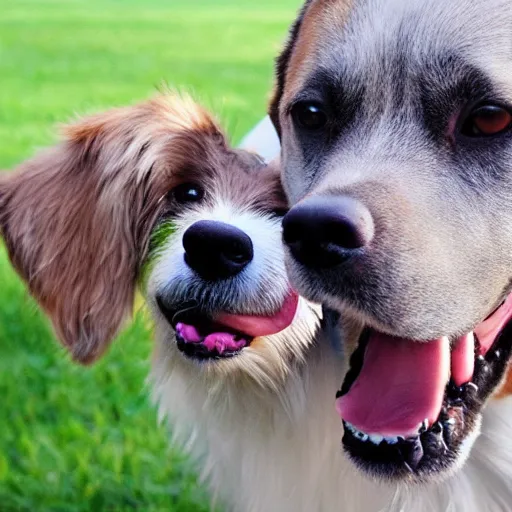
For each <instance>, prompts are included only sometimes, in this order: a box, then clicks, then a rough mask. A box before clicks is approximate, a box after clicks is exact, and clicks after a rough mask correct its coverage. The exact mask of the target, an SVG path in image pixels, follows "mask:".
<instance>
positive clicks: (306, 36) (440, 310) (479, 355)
mask: <svg viewBox="0 0 512 512" xmlns="http://www.w3.org/2000/svg"><path fill="white" fill-rule="evenodd" d="M511 34H512V5H511V4H510V2H505V1H503V0H490V1H489V0H477V1H473V0H457V1H452V2H447V1H445V0H426V1H425V0H412V1H403V0H310V1H308V2H307V3H306V5H305V6H304V8H303V10H302V12H301V15H300V17H299V19H298V21H297V23H296V24H295V26H294V28H293V30H292V33H291V37H290V40H289V42H288V45H287V47H286V49H285V51H284V52H283V54H282V56H281V57H280V59H279V60H278V66H277V71H278V83H277V87H276V94H275V97H274V101H273V103H272V105H271V112H270V113H271V116H272V118H273V121H274V123H275V125H276V127H277V129H278V131H279V132H280V134H281V142H282V162H281V165H282V168H283V177H284V186H285V190H286V192H287V195H288V198H289V199H290V201H291V203H292V206H293V208H292V209H291V211H290V212H289V213H288V214H287V215H286V216H285V218H284V224H283V226H284V232H283V234H284V239H285V242H286V243H287V245H288V249H289V252H288V256H289V257H288V268H289V271H290V275H291V279H292V283H293V284H294V285H295V286H296V287H297V289H298V290H299V291H300V292H301V293H302V294H304V295H305V296H306V297H308V298H309V299H311V300H315V301H322V302H324V303H326V304H328V305H330V306H331V307H333V308H335V309H338V310H339V311H343V312H344V314H345V315H346V316H347V317H349V320H351V322H352V324H354V323H356V324H358V325H359V328H358V329H355V331H354V336H353V337H352V339H351V340H349V344H351V345H352V351H353V352H354V356H353V358H352V365H351V371H350V372H349V373H348V374H347V376H346V377H345V382H344V385H343V388H342V390H341V392H340V394H339V400H338V409H339V412H340V415H341V417H342V418H343V420H344V422H345V437H344V444H345V448H346V449H347V451H348V452H349V453H350V455H351V456H352V457H353V459H354V460H355V461H356V462H357V463H358V464H360V465H361V467H363V468H364V469H365V470H366V471H368V472H370V473H371V474H373V475H378V476H384V477H386V478H396V479H407V480H411V479H412V480H429V479H431V478H436V477H439V476H443V475H445V473H446V472H449V471H453V470H454V469H456V468H457V467H460V465H461V464H462V463H463V461H464V460H465V457H467V455H468V453H469V451H470V449H471V444H472V443H471V441H472V440H473V439H475V437H476V436H477V435H478V432H479V423H480V419H481V411H482V407H483V405H484V404H485V402H486V400H487V398H488V397H489V396H490V395H491V394H493V393H494V391H495V390H496V389H498V386H499V384H500V382H501V380H502V377H503V375H504V372H505V370H506V367H507V363H508V360H509V357H510V353H511V347H512V339H511V336H512V328H510V327H506V326H507V324H508V321H509V319H510V318H511V316H512V299H511V298H510V295H509V294H510V291H511V285H510V283H511V275H512V206H511V205H512V203H511V198H512V75H511V74H510V72H509V69H510V66H511V64H512V39H511ZM507 297H509V298H508V299H507ZM500 305H501V307H500ZM356 346H357V347H358V348H357V350H356V349H355V347H356Z"/></svg>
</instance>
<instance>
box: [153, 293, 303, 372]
mask: <svg viewBox="0 0 512 512" xmlns="http://www.w3.org/2000/svg"><path fill="white" fill-rule="evenodd" d="M298 301H299V297H298V295H297V294H296V293H295V292H292V291H290V292H289V293H288V294H287V295H286V297H285V298H284V300H283V302H282V304H281V306H280V308H278V309H277V310H276V311H273V312H269V313H268V314H267V315H262V314H258V315H254V314H251V313H250V312H240V313H232V312H226V311H212V310H207V309H206V308H204V307H202V306H201V305H200V304H198V303H197V302H195V301H187V300H183V301H180V302H178V303H174V304H171V305H169V304H167V303H166V302H165V300H164V299H163V298H162V297H158V296H157V297H156V303H157V305H158V308H159V310H160V312H161V313H162V314H163V316H164V318H165V319H166V321H167V322H168V324H169V325H170V327H171V328H172V329H173V331H174V339H175V343H176V347H177V349H178V350H179V351H180V352H181V354H182V355H183V356H184V357H185V358H187V359H189V360H192V361H194V362H196V363H200V364H205V363H213V364H215V363H217V362H219V361H222V360H226V359H233V358H235V357H237V356H240V354H242V353H243V352H244V351H245V350H246V349H247V348H249V347H250V346H251V345H252V343H253V341H254V340H257V339H261V338H264V337H267V336H271V335H274V334H277V333H280V332H282V331H283V330H285V329H287V328H288V327H289V326H290V325H291V324H292V322H293V320H294V317H295V314H296V312H297V308H298Z"/></svg>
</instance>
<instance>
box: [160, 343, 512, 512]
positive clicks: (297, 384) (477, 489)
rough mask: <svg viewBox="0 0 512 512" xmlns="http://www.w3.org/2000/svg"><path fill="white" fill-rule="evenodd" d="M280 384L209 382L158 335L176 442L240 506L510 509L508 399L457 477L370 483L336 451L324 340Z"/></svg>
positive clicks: (489, 415)
mask: <svg viewBox="0 0 512 512" xmlns="http://www.w3.org/2000/svg"><path fill="white" fill-rule="evenodd" d="M319 341H320V345H319V346H315V347H314V348H312V349H311V351H310V352H309V354H307V363H306V365H305V366H302V367H297V368H295V370H294V371H293V372H291V373H290V374H289V375H288V378H287V379H286V382H285V383H284V385H283V386H282V387H280V388H279V391H278V392H273V391H270V390H259V392H258V390H257V389H254V388H253V387H251V386H247V387H246V386H243V385H240V383H237V382H236V381H225V382H218V383H217V386H213V387H212V386H211V384H210V385H209V384H208V383H207V382H205V381H203V380H202V379H198V378H197V376H196V377H194V376H193V375H192V374H190V373H189V372H187V371H186V370H185V369H184V368H183V367H181V365H178V364H173V362H172V361H171V360H170V355H169V354H168V346H167V343H166V342H165V341H162V340H160V342H159V346H158V348H157V351H156V355H155V361H154V368H153V375H152V381H153V383H154V386H155V387H154V389H155V397H156V399H157V401H158V403H159V407H160V413H161V415H162V416H165V417H167V418H169V420H170V422H171V424H172V425H173V431H174V441H175V442H177V443H179V445H180V446H182V447H183V448H184V449H185V450H186V451H187V452H188V453H189V454H190V455H191V456H192V457H193V458H194V459H195V460H196V461H197V464H198V468H199V469H200V471H201V474H202V476H203V478H204V480H205V482H206V483H207V484H208V486H209V488H210V490H211V492H212V496H214V497H218V498H220V499H221V501H222V502H223V503H224V504H225V505H226V506H227V509H228V510H233V511H237V512H267V511H279V512H301V511H303V512H338V511H340V512H342V511H345V512H380V511H383V512H385V511H386V512H500V511H501V512H506V511H510V510H512V486H511V485H510V483H511V481H512V450H510V445H511V438H512V437H511V436H512V421H511V419H512V398H507V399H503V400H495V401H493V402H492V403H491V404H490V405H489V406H488V407H487V408H486V409H485V412H484V419H483V427H482V433H481V435H480V436H479V438H478V439H477V441H476V443H475V444H474V445H473V448H472V450H471V453H470V456H469V458H468V461H467V462H466V464H465V465H464V467H463V468H462V469H461V470H460V471H458V472H457V473H456V474H455V476H452V477H450V478H448V479H447V480H446V481H444V482H442V483H438V484H431V485H428V486H426V487H420V486H417V485H414V486H410V487H408V486H407V485H405V484H401V485H388V484H381V483H376V482H372V481H370V480H369V479H367V478H366V477H364V476H362V475H361V474H359V472H358V471H357V470H356V468H355V466H354V465H353V464H352V463H351V462H350V461H349V460H347V458H346V456H345V455H344V454H343V453H342V448H341V443H340V441H341V437H342V428H341V423H340V419H339V418H338V416H337V415H336V413H335V410H334V390H336V389H337V387H338V386H339V380H340V375H341V374H342V372H343V362H342V361H341V360H340V358H339V356H338V355H337V354H336V353H335V352H334V351H333V350H332V349H331V348H330V345H329V343H328V340H325V339H321V340H319Z"/></svg>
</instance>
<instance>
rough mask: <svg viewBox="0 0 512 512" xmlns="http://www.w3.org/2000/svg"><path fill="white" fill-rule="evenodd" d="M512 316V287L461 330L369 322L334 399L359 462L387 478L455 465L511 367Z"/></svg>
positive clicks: (435, 472) (348, 447)
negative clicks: (433, 332)
mask: <svg viewBox="0 0 512 512" xmlns="http://www.w3.org/2000/svg"><path fill="white" fill-rule="evenodd" d="M511 319H512V296H511V295H509V297H508V298H507V299H506V300H505V302H504V303H503V304H502V305H501V306H500V307H498V308H497V309H496V310H495V311H494V312H492V313H491V314H490V315H489V316H488V317H487V318H486V319H485V320H484V321H482V322H480V323H478V324H477V325H476V327H475V328H474V330H473V331H470V332H468V333H466V334H465V335H463V336H449V335H447V336H442V337H440V338H438V339H435V340H428V341H427V340H425V341H423V342H421V341H412V340H410V339H405V338H399V337H395V336H392V335H390V334H389V333H383V332H380V331H378V330H377V329H375V327H368V326H367V327H365V328H363V329H362V330H361V331H360V334H359V337H358V339H357V341H356V343H355V347H354V350H353V352H352V354H351V357H350V362H349V367H348V371H347V373H346V375H345V378H344V381H343V385H342V388H341V390H340V391H339V392H338V394H337V402H336V407H337V410H338V412H339V414H340V417H341V419H342V421H343V426H344V435H343V446H344V449H345V451H346V452H347V453H348V455H349V456H350V458H351V459H352V460H353V461H354V462H355V464H356V465H357V466H358V467H359V468H360V469H361V470H362V471H363V472H365V473H366V474H368V475H370V476H371V477H374V478H375V477H376V478H380V479H385V480H388V481H389V480H392V481H400V480H405V481H408V482H418V483H426V482H431V481H436V480H439V479H443V478H446V477H448V476H449V475H450V474H452V473H453V472H454V471H456V470H457V469H458V468H459V467H460V466H461V465H462V464H463V463H464V461H465V460H466V458H467V457H468V455H469V453H470V451H471V446H472V444H473V442H474V440H475V439H476V438H477V437H478V434H479V431H480V423H481V413H482V409H483V407H484V405H485V403H486V402H487V400H488V398H489V397H490V396H491V395H492V394H493V393H494V392H495V391H496V389H497V388H498V387H499V386H500V384H501V382H502V380H503V376H504V374H505V372H506V369H507V366H508V363H509V360H510V357H511V353H512V320H511Z"/></svg>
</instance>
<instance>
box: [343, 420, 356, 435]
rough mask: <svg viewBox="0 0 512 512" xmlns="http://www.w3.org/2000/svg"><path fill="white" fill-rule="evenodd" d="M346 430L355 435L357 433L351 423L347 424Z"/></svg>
mask: <svg viewBox="0 0 512 512" xmlns="http://www.w3.org/2000/svg"><path fill="white" fill-rule="evenodd" d="M345 428H346V429H347V430H348V431H349V432H352V433H354V432H355V431H356V429H355V428H354V425H352V424H351V423H349V422H348V421H346V422H345Z"/></svg>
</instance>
